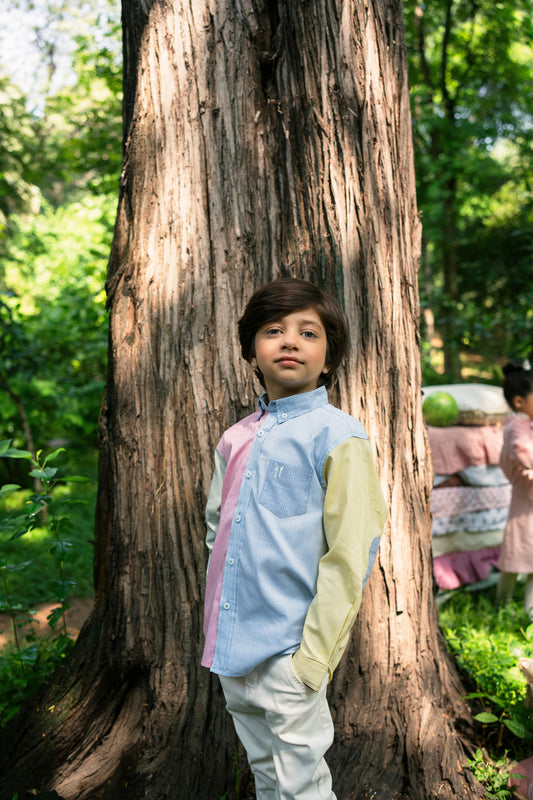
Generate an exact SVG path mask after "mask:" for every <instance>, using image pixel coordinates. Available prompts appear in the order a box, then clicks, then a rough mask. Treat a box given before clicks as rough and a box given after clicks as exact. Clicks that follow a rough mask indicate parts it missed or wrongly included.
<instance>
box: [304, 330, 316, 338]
mask: <svg viewBox="0 0 533 800" xmlns="http://www.w3.org/2000/svg"><path fill="white" fill-rule="evenodd" d="M302 336H305V337H306V339H316V333H315V332H314V331H302Z"/></svg>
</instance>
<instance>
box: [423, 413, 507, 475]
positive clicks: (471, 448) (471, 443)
mask: <svg viewBox="0 0 533 800" xmlns="http://www.w3.org/2000/svg"><path fill="white" fill-rule="evenodd" d="M428 437H429V446H430V449H431V455H432V458H433V469H434V472H435V474H436V475H453V474H454V473H455V472H460V471H461V470H462V469H465V468H466V467H471V466H473V465H479V464H490V465H493V466H496V465H497V464H498V462H499V458H500V452H501V449H502V444H503V429H502V427H501V426H500V425H485V426H484V427H469V426H466V425H463V426H461V425H452V426H451V427H449V428H433V427H431V426H428Z"/></svg>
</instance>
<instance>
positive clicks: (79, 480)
mask: <svg viewBox="0 0 533 800" xmlns="http://www.w3.org/2000/svg"><path fill="white" fill-rule="evenodd" d="M59 480H60V481H61V482H62V483H94V481H93V479H92V478H84V477H83V475H70V476H69V477H68V478H59Z"/></svg>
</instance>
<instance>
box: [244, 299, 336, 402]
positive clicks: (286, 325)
mask: <svg viewBox="0 0 533 800" xmlns="http://www.w3.org/2000/svg"><path fill="white" fill-rule="evenodd" d="M327 343H328V341H327V336H326V331H325V329H324V326H323V324H322V320H321V319H320V316H319V315H318V313H317V312H316V311H315V310H314V309H313V308H306V309H303V310H302V311H293V312H292V313H291V314H287V316H285V317H281V319H278V320H276V321H275V322H269V323H268V324H267V325H263V326H262V327H261V328H259V330H258V331H257V333H256V335H255V358H253V359H252V361H251V363H252V366H253V367H259V369H260V370H261V372H262V373H263V380H264V382H265V388H266V390H267V393H268V399H269V400H279V399H280V398H281V397H289V396H290V395H292V394H301V393H302V392H310V391H312V390H313V389H316V388H317V386H318V379H319V377H320V375H321V374H322V373H324V372H327V371H328V367H327V365H326V350H327Z"/></svg>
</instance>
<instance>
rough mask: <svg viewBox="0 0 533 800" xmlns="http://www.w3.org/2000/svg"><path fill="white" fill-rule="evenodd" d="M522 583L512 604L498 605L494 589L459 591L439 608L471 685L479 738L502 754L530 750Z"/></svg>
mask: <svg viewBox="0 0 533 800" xmlns="http://www.w3.org/2000/svg"><path fill="white" fill-rule="evenodd" d="M522 599H523V587H520V588H519V591H518V592H517V597H516V598H515V600H514V601H513V602H511V603H510V604H509V605H507V606H504V607H500V608H498V609H496V608H495V597H494V590H491V591H489V592H468V591H457V592H455V593H454V594H453V595H452V597H451V598H450V599H449V600H448V602H447V603H446V604H445V605H444V606H443V607H442V608H441V610H440V624H441V628H442V630H443V633H444V636H445V638H446V642H447V645H448V648H449V650H450V651H451V652H452V653H453V655H454V656H455V659H456V661H457V664H458V666H459V668H460V670H461V672H462V674H463V677H464V681H465V684H466V685H467V686H468V687H469V688H470V689H471V690H472V691H470V692H469V694H468V695H467V697H468V699H470V700H473V701H474V703H473V707H474V712H475V716H474V718H475V719H476V720H477V721H478V722H479V723H480V725H481V726H483V727H482V728H480V732H479V733H480V740H481V741H482V742H483V743H484V744H486V745H487V747H489V749H491V750H492V751H494V753H495V754H497V755H499V754H500V752H501V750H502V748H503V747H504V746H505V747H506V748H507V749H510V750H511V751H512V752H513V755H515V756H516V758H517V760H520V759H521V758H523V757H524V756H525V755H531V750H532V748H533V718H532V715H531V710H530V709H529V708H528V707H527V705H526V689H527V683H526V679H525V677H524V676H523V675H522V673H521V671H520V669H519V666H518V662H519V659H520V658H522V657H523V658H531V657H533V626H530V625H529V619H528V617H527V615H526V613H525V611H524V610H523V607H522Z"/></svg>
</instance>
